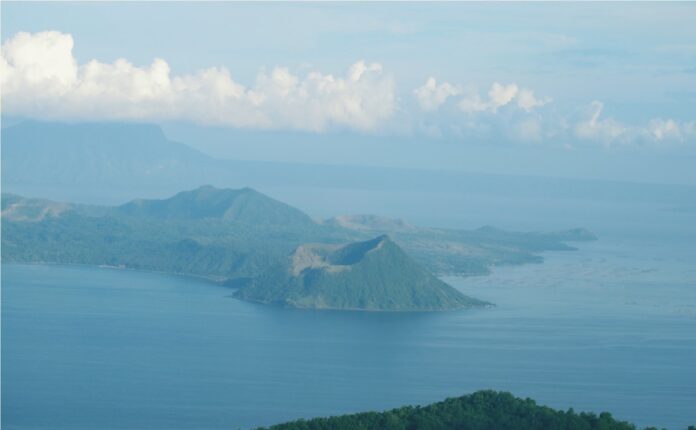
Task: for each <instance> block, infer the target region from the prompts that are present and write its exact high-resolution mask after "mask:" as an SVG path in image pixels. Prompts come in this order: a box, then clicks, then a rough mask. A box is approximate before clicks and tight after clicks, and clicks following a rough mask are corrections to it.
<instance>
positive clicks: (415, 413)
mask: <svg viewBox="0 0 696 430" xmlns="http://www.w3.org/2000/svg"><path fill="white" fill-rule="evenodd" d="M269 429H270V430H344V429H345V430H374V429H380V430H451V429H461V430H513V429H514V430H551V429H553V430H561V429H562V430H635V429H636V427H635V426H634V425H633V424H629V423H627V422H624V421H618V420H616V419H614V418H613V417H612V416H611V414H609V413H607V412H602V413H601V414H599V415H595V414H593V413H585V412H581V413H576V412H574V411H573V410H572V409H570V410H568V411H565V412H564V411H559V410H555V409H551V408H549V407H546V406H540V405H537V404H536V402H534V400H531V399H519V398H516V397H514V396H513V395H512V394H510V393H501V392H495V391H479V392H476V393H473V394H471V395H468V396H462V397H458V398H452V399H447V400H445V401H443V402H438V403H434V404H431V405H428V406H424V407H420V406H415V407H414V406H405V407H402V408H398V409H392V410H390V411H386V412H379V413H378V412H364V413H359V414H352V415H342V416H337V417H331V418H315V419H311V420H298V421H293V422H289V423H285V424H278V425H274V426H272V427H269ZM691 429H692V427H689V430H691Z"/></svg>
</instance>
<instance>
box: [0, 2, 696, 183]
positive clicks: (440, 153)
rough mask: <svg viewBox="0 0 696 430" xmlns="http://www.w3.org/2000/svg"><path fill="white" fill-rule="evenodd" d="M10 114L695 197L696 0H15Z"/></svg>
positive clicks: (6, 43) (228, 151)
mask: <svg viewBox="0 0 696 430" xmlns="http://www.w3.org/2000/svg"><path fill="white" fill-rule="evenodd" d="M0 8H1V12H2V18H1V19H2V59H1V60H0V77H1V78H2V113H3V116H5V117H21V118H34V119H43V120H56V121H94V120H99V121H103V120H114V121H139V122H154V123H159V124H162V125H163V127H164V128H165V131H166V132H167V134H168V135H170V136H172V137H173V138H175V139H177V140H181V141H183V142H184V143H189V144H191V145H193V146H195V147H197V148H198V149H201V150H203V151H204V152H207V153H209V154H212V155H215V156H220V157H227V158H247V159H269V160H274V161H301V162H318V163H327V162H335V163H350V164H366V165H385V166H392V165H393V166H399V167H422V168H440V169H454V170H467V171H485V172H492V173H511V174H533V175H542V176H543V175H546V176H571V177H590V178H601V179H615V180H630V181H643V182H668V183H686V184H696V173H695V172H696V26H695V25H693V22H696V4H694V3H686V2H685V3H647V2H636V3H632V2H620V3H594V2H591V3H548V2H546V3H429V4H425V3H283V4H281V3H222V2H209V3H187V2H176V3H166V2H155V3H132V2H127V3H103V2H102V3H95V2H82V3H19V2H2V4H1V6H0Z"/></svg>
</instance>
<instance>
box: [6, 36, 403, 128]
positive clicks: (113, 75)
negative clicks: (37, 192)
mask: <svg viewBox="0 0 696 430" xmlns="http://www.w3.org/2000/svg"><path fill="white" fill-rule="evenodd" d="M73 45H74V41H73V38H72V36H71V35H69V34H64V33H60V32H55V31H47V32H41V33H34V34H30V33H18V34H17V35H15V36H14V37H12V38H11V39H9V40H7V41H6V42H5V43H3V45H2V55H1V57H0V77H1V81H0V84H1V85H2V104H3V111H4V112H5V113H10V114H15V115H25V116H31V117H38V118H46V119H67V118H70V119H134V120H188V121H194V122H198V123H203V124H216V125H228V126H233V127H255V128H287V129H299V130H309V131H322V130H325V129H327V128H329V127H344V128H350V129H356V130H366V131H369V130H374V129H375V128H377V127H378V125H380V123H381V122H382V121H384V120H386V119H388V118H390V117H391V116H392V115H393V114H394V111H395V109H396V96H395V84H394V80H393V79H392V78H391V77H390V76H388V75H386V74H385V73H384V71H383V70H382V66H381V65H380V64H377V63H371V64H368V63H365V62H364V61H358V62H356V63H355V64H353V65H352V66H351V67H350V68H349V70H348V71H347V73H346V74H345V76H334V75H331V74H323V73H320V72H316V71H313V72H310V73H308V74H307V75H305V76H298V75H296V74H293V73H292V72H291V71H290V70H289V69H287V68H285V67H276V68H274V69H273V70H271V71H270V72H265V71H262V72H260V73H259V74H258V76H257V78H256V82H255V83H254V85H252V86H250V87H246V86H244V85H242V84H240V83H238V82H236V81H235V80H234V79H233V78H232V76H231V75H230V72H229V71H228V70H227V69H225V68H216V67H213V68H208V69H203V70H199V71H198V72H196V73H194V74H188V75H173V74H172V72H171V70H170V67H169V65H168V64H167V62H166V61H164V60H162V59H155V60H154V61H153V62H152V64H150V65H149V66H146V67H138V66H135V65H133V64H132V63H130V62H129V61H127V60H125V59H119V60H116V61H115V62H113V63H102V62H99V61H97V60H91V61H89V62H87V63H85V64H78V62H77V61H76V59H75V57H74V56H73V53H72V50H73Z"/></svg>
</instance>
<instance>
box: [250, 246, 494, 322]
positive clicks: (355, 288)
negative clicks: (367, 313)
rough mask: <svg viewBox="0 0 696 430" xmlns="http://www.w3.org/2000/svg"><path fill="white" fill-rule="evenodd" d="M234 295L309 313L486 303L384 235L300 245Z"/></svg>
mask: <svg viewBox="0 0 696 430" xmlns="http://www.w3.org/2000/svg"><path fill="white" fill-rule="evenodd" d="M236 296H237V297H239V298H242V299H246V300H253V301H258V302H262V303H274V304H280V305H283V306H291V307H298V308H314V309H360V310H381V311H435V310H449V309H459V308H464V307H471V306H481V305H485V304H486V303H484V302H481V301H479V300H476V299H472V298H469V297H466V296H464V295H463V294H461V293H460V292H458V291H457V290H455V289H454V288H452V287H450V286H449V285H447V284H446V283H444V282H442V281H441V280H439V279H438V278H436V277H435V276H433V275H432V274H431V273H430V272H428V271H426V270H425V269H423V268H422V267H421V266H420V265H419V264H418V263H416V262H415V261H413V260H412V259H411V258H410V257H409V256H408V255H406V254H405V253H404V252H403V251H402V250H401V248H399V246H398V245H396V244H395V243H394V242H393V241H392V240H391V239H390V238H389V237H388V236H380V237H377V238H375V239H371V240H368V241H364V242H355V243H351V244H348V245H344V246H326V245H303V246H300V247H298V248H297V249H296V250H295V251H294V252H293V253H292V254H291V255H290V256H288V257H287V258H286V259H285V260H284V261H282V262H280V263H279V264H275V265H273V266H272V267H271V268H269V269H268V270H266V271H265V272H264V273H263V274H262V275H261V276H259V277H258V278H256V279H254V280H253V281H252V282H251V283H250V284H249V285H247V286H244V287H242V288H241V289H240V290H238V291H237V293H236Z"/></svg>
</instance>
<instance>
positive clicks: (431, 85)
mask: <svg viewBox="0 0 696 430" xmlns="http://www.w3.org/2000/svg"><path fill="white" fill-rule="evenodd" d="M413 93H414V94H415V96H416V99H417V100H418V103H419V104H420V107H421V109H423V110H425V111H433V110H436V109H437V108H439V107H440V106H441V105H442V104H443V103H445V102H446V101H447V99H448V98H449V97H451V96H456V95H458V94H460V93H461V89H460V88H459V87H457V86H454V85H452V84H450V83H449V82H443V83H441V84H439V85H438V84H437V80H436V79H435V78H433V77H430V78H428V80H427V81H426V82H425V84H424V85H423V86H422V87H419V88H416V89H415V90H413Z"/></svg>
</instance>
